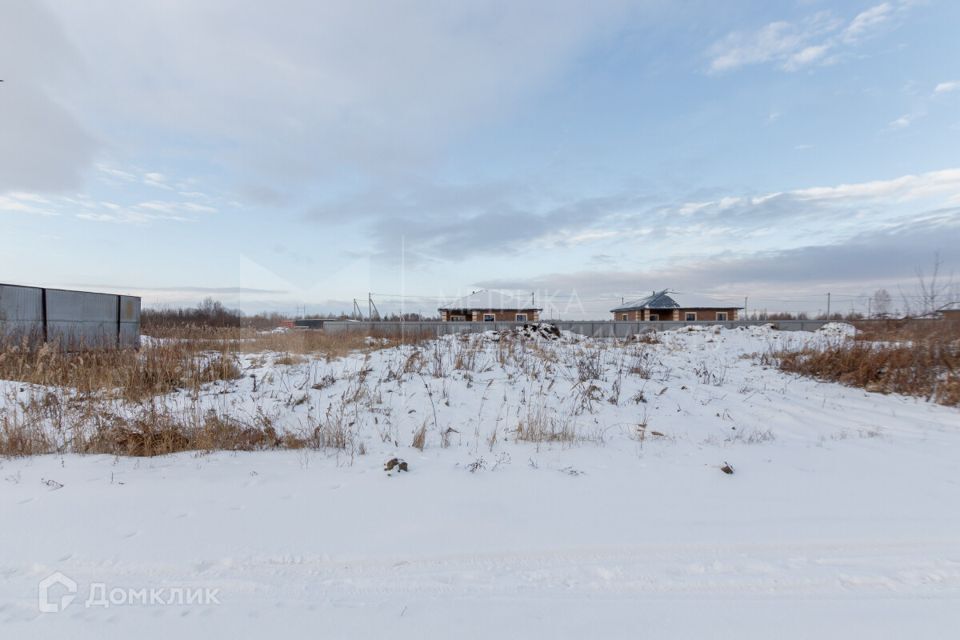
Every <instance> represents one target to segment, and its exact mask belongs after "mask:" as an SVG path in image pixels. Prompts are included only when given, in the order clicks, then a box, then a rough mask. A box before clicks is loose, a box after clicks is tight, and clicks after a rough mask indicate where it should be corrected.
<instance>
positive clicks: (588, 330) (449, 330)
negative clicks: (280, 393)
mask: <svg viewBox="0 0 960 640" xmlns="http://www.w3.org/2000/svg"><path fill="white" fill-rule="evenodd" d="M543 322H545V323H548V324H552V325H555V326H556V327H557V328H558V329H560V330H562V331H570V332H572V333H577V334H580V335H584V336H591V337H595V338H621V339H623V338H629V337H630V336H633V335H637V334H641V333H646V332H649V331H670V330H675V329H683V328H685V327H693V326H706V327H726V328H727V329H735V328H737V327H755V326H763V325H771V326H773V327H774V328H776V329H780V330H783V331H815V330H817V329H819V328H820V327H822V326H823V325H825V324H827V323H826V321H821V320H778V321H775V322H770V321H760V320H757V321H750V320H737V321H726V322H684V321H680V320H677V321H671V320H663V321H657V322H621V321H611V320H595V321H590V320H553V321H549V320H545V321H543ZM523 324H524V323H522V322H440V321H427V320H424V321H415V322H396V321H385V322H369V321H362V322H355V321H349V320H325V321H324V323H323V329H324V331H327V332H329V333H337V332H343V331H363V332H380V333H391V334H392V333H406V334H408V335H412V334H428V335H437V336H441V335H446V334H453V333H479V332H483V331H491V330H495V331H504V330H509V329H513V328H515V327H518V326H522V325H523Z"/></svg>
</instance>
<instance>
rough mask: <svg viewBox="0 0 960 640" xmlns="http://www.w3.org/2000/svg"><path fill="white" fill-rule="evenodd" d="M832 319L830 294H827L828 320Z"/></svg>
mask: <svg viewBox="0 0 960 640" xmlns="http://www.w3.org/2000/svg"><path fill="white" fill-rule="evenodd" d="M829 319H830V294H829V293H827V320H829Z"/></svg>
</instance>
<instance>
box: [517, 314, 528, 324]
mask: <svg viewBox="0 0 960 640" xmlns="http://www.w3.org/2000/svg"><path fill="white" fill-rule="evenodd" d="M526 321H527V314H525V313H518V314H517V322H526Z"/></svg>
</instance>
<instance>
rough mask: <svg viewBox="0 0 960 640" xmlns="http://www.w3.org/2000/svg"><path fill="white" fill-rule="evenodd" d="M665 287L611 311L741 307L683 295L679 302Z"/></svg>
mask: <svg viewBox="0 0 960 640" xmlns="http://www.w3.org/2000/svg"><path fill="white" fill-rule="evenodd" d="M675 295H677V294H676V293H674V294H673V295H670V294H669V293H668V292H667V290H666V289H664V290H662V291H654V292H653V293H651V294H650V295H649V296H646V297H644V298H639V299H637V300H631V301H629V302H625V303H624V304H622V305H620V306H619V307H617V308H615V309H611V310H610V311H611V312H614V313H616V312H618V311H637V310H640V309H742V308H743V307H741V306H739V305H737V304H736V303H734V302H730V301H725V300H715V299H713V298H703V297H696V296H690V295H684V296H683V297H681V298H680V300H679V302H678V301H677V300H676V299H675V298H674V297H673V296H675Z"/></svg>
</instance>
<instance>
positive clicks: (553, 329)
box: [482, 322, 573, 342]
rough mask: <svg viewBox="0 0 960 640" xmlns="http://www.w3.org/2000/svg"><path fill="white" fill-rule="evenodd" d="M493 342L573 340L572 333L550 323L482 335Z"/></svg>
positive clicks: (532, 324) (527, 325) (539, 323)
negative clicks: (524, 339)
mask: <svg viewBox="0 0 960 640" xmlns="http://www.w3.org/2000/svg"><path fill="white" fill-rule="evenodd" d="M482 335H483V336H484V337H485V338H486V339H487V340H490V341H491V342H499V341H500V338H502V337H512V338H527V339H531V340H563V339H565V338H566V339H571V338H573V334H571V333H570V332H564V331H560V329H558V328H557V326H556V325H553V324H550V323H549V322H528V323H524V324H523V326H520V327H517V328H515V329H506V330H504V331H484V332H483V334H482Z"/></svg>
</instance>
